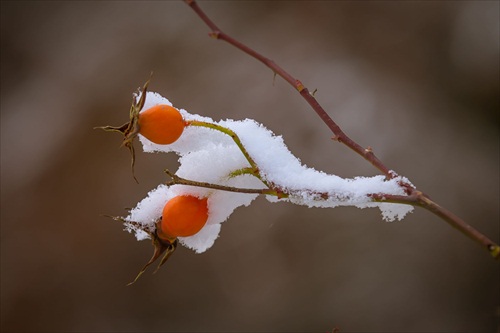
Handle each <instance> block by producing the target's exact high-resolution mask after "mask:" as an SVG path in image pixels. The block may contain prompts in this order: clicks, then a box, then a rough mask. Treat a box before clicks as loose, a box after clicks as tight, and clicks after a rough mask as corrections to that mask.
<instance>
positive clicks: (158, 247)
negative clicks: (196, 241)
mask: <svg viewBox="0 0 500 333" xmlns="http://www.w3.org/2000/svg"><path fill="white" fill-rule="evenodd" d="M102 216H105V217H109V218H111V219H113V220H115V221H119V222H122V223H123V224H126V225H131V226H134V227H135V228H138V229H140V230H142V231H144V232H145V233H147V234H148V235H149V236H150V237H151V240H152V244H153V255H152V256H151V259H149V261H148V262H147V263H146V264H145V265H144V267H142V269H141V270H140V271H139V273H138V274H137V276H136V277H135V279H134V280H133V281H132V282H130V283H128V284H127V286H130V285H132V284H134V283H135V282H136V281H137V280H138V279H139V278H140V277H141V275H142V274H144V272H145V271H146V269H147V268H148V267H149V266H150V265H151V264H153V263H154V262H155V261H156V260H158V258H160V257H161V256H162V255H163V257H162V258H161V260H160V263H159V264H158V267H156V269H155V271H154V272H153V274H154V273H156V272H157V271H158V270H159V269H160V267H161V266H163V264H165V262H166V261H167V260H168V258H170V256H171V255H172V254H173V253H174V252H175V249H176V248H177V245H178V244H179V241H178V240H177V238H174V239H166V238H164V237H161V238H160V237H159V236H158V232H157V230H158V227H156V228H155V230H153V231H150V230H148V229H146V228H145V227H144V226H143V225H141V224H140V223H138V222H134V221H128V220H126V219H125V218H124V217H121V216H111V215H102ZM157 225H158V223H156V224H155V226H157Z"/></svg>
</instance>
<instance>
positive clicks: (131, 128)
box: [94, 73, 152, 183]
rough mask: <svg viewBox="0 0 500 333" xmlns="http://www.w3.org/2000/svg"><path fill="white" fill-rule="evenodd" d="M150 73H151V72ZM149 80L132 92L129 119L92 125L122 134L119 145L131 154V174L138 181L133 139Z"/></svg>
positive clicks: (137, 129) (137, 128) (137, 130)
mask: <svg viewBox="0 0 500 333" xmlns="http://www.w3.org/2000/svg"><path fill="white" fill-rule="evenodd" d="M151 75H152V73H151ZM150 81H151V77H150V78H149V79H148V80H147V81H146V83H144V85H143V87H142V89H140V90H139V93H140V96H139V93H134V95H133V96H132V105H131V106H130V112H129V117H130V119H129V121H128V122H127V123H125V124H123V125H121V126H119V127H115V126H99V127H94V128H95V129H102V130H104V131H107V132H119V133H121V134H123V141H122V144H121V146H122V147H123V146H124V147H126V148H127V149H128V150H129V152H130V155H131V159H132V161H131V164H130V166H131V169H132V176H133V177H134V180H135V181H136V182H137V183H138V182H139V181H138V180H137V178H136V177H135V172H134V166H135V150H134V139H135V138H136V137H137V134H139V130H140V127H139V113H140V112H141V110H142V108H143V106H144V104H145V103H146V93H147V90H148V85H149V82H150Z"/></svg>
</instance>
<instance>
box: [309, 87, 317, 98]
mask: <svg viewBox="0 0 500 333" xmlns="http://www.w3.org/2000/svg"><path fill="white" fill-rule="evenodd" d="M317 91H318V88H316V89H314V91H313V92H312V93H311V96H312V97H314V95H316V92H317Z"/></svg>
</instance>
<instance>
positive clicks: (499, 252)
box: [184, 0, 500, 259]
mask: <svg viewBox="0 0 500 333" xmlns="http://www.w3.org/2000/svg"><path fill="white" fill-rule="evenodd" d="M184 1H185V2H186V4H188V5H189V6H190V7H191V9H193V11H194V12H195V13H196V14H197V15H198V16H199V17H200V19H201V20H203V22H205V24H206V25H207V26H208V27H209V28H210V30H211V32H210V33H209V36H210V37H212V38H215V39H219V40H223V41H225V42H227V43H229V44H231V45H233V46H234V47H236V48H238V49H240V50H241V51H243V52H245V53H246V54H248V55H249V56H251V57H252V58H255V59H257V60H258V61H260V62H262V63H263V64H264V65H266V66H267V67H269V68H270V69H271V70H272V71H273V72H274V73H275V75H279V76H280V77H282V78H283V79H284V80H285V81H286V82H288V83H289V84H290V85H291V86H292V87H294V88H295V89H296V90H297V91H298V92H299V94H300V95H301V96H302V97H303V98H304V99H305V100H306V102H307V103H309V105H310V106H311V108H312V109H313V110H314V111H315V112H316V114H317V115H318V116H319V117H320V118H321V120H322V121H323V122H324V123H325V124H326V125H327V126H328V128H329V129H330V130H331V131H332V133H333V139H334V140H336V141H338V142H340V143H343V144H344V145H346V146H347V147H349V148H350V149H351V150H353V151H354V152H356V153H357V154H359V155H360V156H362V157H363V158H364V159H365V160H367V161H368V162H370V163H371V164H372V165H373V166H374V167H375V168H377V169H378V170H380V171H381V172H382V173H383V174H384V175H385V176H386V177H387V178H389V179H392V178H395V177H397V176H398V175H397V174H396V173H395V172H394V171H392V170H391V169H390V168H388V167H387V166H386V165H385V164H384V163H382V161H381V160H379V159H378V157H376V156H375V154H374V153H373V151H372V149H371V148H370V147H368V148H366V149H365V148H363V147H361V146H360V145H359V144H358V143H356V142H355V141H354V140H352V139H351V138H349V137H348V136H347V135H346V134H345V133H344V131H342V129H341V128H340V127H339V126H338V125H337V123H335V121H333V119H332V118H331V117H330V116H329V115H328V114H327V113H326V111H325V110H324V109H323V107H322V106H321V105H320V104H319V102H318V101H317V100H316V98H315V97H314V96H313V95H312V94H311V93H310V92H309V90H308V89H307V88H306V87H305V86H304V85H303V84H302V82H300V81H299V80H297V79H296V78H294V77H293V76H292V75H290V74H289V73H288V72H287V71H285V70H284V69H283V68H281V67H280V66H278V65H277V64H276V63H275V62H274V61H272V60H271V59H269V58H266V57H264V56H263V55H261V54H260V53H258V52H256V51H255V50H253V49H252V48H250V47H248V46H247V45H245V44H243V43H241V42H239V41H237V40H236V39H234V38H232V37H231V36H229V35H227V34H225V33H224V32H222V31H221V30H220V29H219V27H218V26H217V25H216V24H215V23H214V22H213V21H212V20H211V19H210V18H209V17H208V16H207V15H206V14H205V12H204V11H203V10H202V9H201V8H200V7H199V6H198V4H197V3H196V1H195V0H184ZM400 185H401V186H402V187H404V188H405V190H406V192H407V194H408V196H383V195H377V194H373V195H372V198H373V199H374V200H375V201H385V202H393V203H402V204H411V205H414V206H419V207H422V208H425V209H426V210H428V211H430V212H432V213H433V214H435V215H437V216H438V217H440V218H441V219H443V220H445V221H446V222H448V223H449V224H450V225H451V226H453V227H454V228H456V229H458V230H460V231H461V232H462V233H463V234H465V235H466V236H467V237H469V238H471V239H472V240H474V241H476V242H477V243H479V244H480V245H481V246H482V247H484V248H486V250H487V251H488V252H489V253H490V254H491V255H492V256H493V257H494V258H495V259H500V247H499V246H498V245H497V244H496V243H495V242H493V241H492V240H490V239H489V238H488V237H486V236H485V235H483V234H482V233H480V232H479V231H477V230H476V229H474V228H473V227H471V226H470V225H468V224H467V223H466V222H465V221H464V220H462V219H461V218H459V217H458V216H456V215H455V214H453V213H451V212H450V211H448V210H447V209H445V208H443V207H441V206H440V205H438V204H437V203H435V202H434V201H432V200H431V199H430V198H429V197H428V196H427V195H426V194H425V193H423V192H420V191H418V190H417V189H415V188H414V187H413V186H412V185H411V184H408V183H405V182H401V183H400Z"/></svg>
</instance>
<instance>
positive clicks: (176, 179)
mask: <svg viewBox="0 0 500 333" xmlns="http://www.w3.org/2000/svg"><path fill="white" fill-rule="evenodd" d="M165 173H166V174H167V175H169V176H170V177H171V178H172V180H171V181H169V182H167V185H168V186H172V185H188V186H197V187H204V188H211V189H214V190H221V191H228V192H237V193H248V194H265V195H273V196H276V197H278V198H284V197H286V195H285V194H283V193H281V192H279V191H277V190H274V189H271V188H263V189H256V188H239V187H232V186H225V185H219V184H212V183H206V182H199V181H196V180H189V179H185V178H182V177H179V176H177V175H176V174H174V173H173V172H171V171H170V170H168V169H165Z"/></svg>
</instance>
